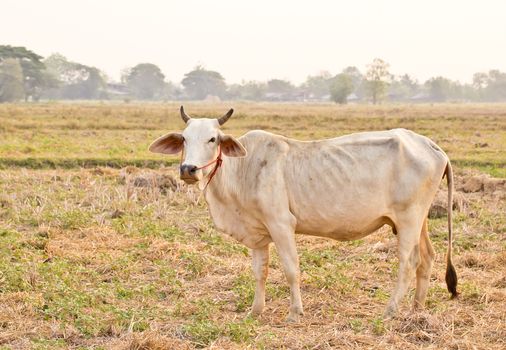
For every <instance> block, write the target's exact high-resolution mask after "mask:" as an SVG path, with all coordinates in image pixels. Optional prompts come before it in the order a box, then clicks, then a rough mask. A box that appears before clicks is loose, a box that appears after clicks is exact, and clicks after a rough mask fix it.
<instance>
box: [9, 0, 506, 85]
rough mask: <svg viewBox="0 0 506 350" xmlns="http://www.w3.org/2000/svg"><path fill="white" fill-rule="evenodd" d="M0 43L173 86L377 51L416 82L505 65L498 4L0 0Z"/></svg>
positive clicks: (267, 75)
mask: <svg viewBox="0 0 506 350" xmlns="http://www.w3.org/2000/svg"><path fill="white" fill-rule="evenodd" d="M0 44H5V45H14V46H26V47H27V48H29V49H31V50H33V51H35V52H36V53H38V54H40V55H42V56H48V55H50V54H51V53H54V52H59V53H61V54H63V55H64V56H66V57H67V58H68V59H69V60H72V61H77V62H80V63H83V64H86V65H91V66H96V67H98V68H100V69H102V70H103V71H104V72H105V73H106V74H108V75H109V76H110V77H112V78H114V79H118V78H119V76H120V71H121V69H123V68H125V67H129V66H134V65H135V64H137V63H141V62H151V63H154V64H157V65H158V66H159V67H160V68H161V69H162V71H163V72H164V74H165V75H166V78H167V79H168V80H170V81H173V82H179V81H181V79H182V78H183V76H184V74H185V73H186V72H188V71H190V70H191V69H192V68H193V67H195V66H196V65H197V64H203V65H204V66H205V67H206V68H207V69H212V70H216V71H219V72H220V73H221V74H222V75H223V76H224V77H225V79H226V81H227V83H238V82H241V81H242V80H243V79H244V80H259V81H265V80H268V79H271V78H280V79H288V80H290V81H292V82H294V83H297V84H298V83H301V82H303V81H304V80H305V79H306V77H307V76H308V75H315V74H318V73H319V72H321V71H323V70H327V71H329V72H331V73H332V74H336V73H339V72H340V71H341V70H342V69H343V68H344V67H346V66H349V65H355V66H357V67H358V68H359V69H360V70H361V71H362V72H364V70H365V69H366V65H367V64H368V63H369V62H371V61H372V60H373V58H375V57H379V58H382V59H384V60H385V61H387V62H388V63H390V66H391V69H390V71H391V72H392V73H394V74H404V73H408V74H410V75H412V76H414V77H415V78H417V79H419V80H420V81H422V82H423V81H424V80H426V79H427V78H429V77H432V76H437V75H443V76H446V77H449V78H451V79H458V80H460V81H462V82H469V81H471V79H472V74H473V73H475V72H478V71H488V70H489V69H500V70H502V71H506V1H505V0H502V1H500V0H497V1H492V0H481V1H467V0H461V1H454V0H439V1H434V0H425V1H410V0H404V1H400V0H399V1H396V0H388V1H387V0H383V1H382V0H370V1H367V0H347V1H338V0H335V1H323V0H308V1H295V0H292V1H285V0H270V1H264V0H255V1H240V0H235V1H233V0H212V1H210V0H207V1H205V0H200V1H198V0H179V1H169V0H165V1H164V0H144V1H133V0H122V1H121V0H101V1H99V0H86V1H84V0H80V1H78V0H44V1H42V0H2V6H1V12H0Z"/></svg>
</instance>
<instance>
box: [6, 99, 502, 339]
mask: <svg viewBox="0 0 506 350" xmlns="http://www.w3.org/2000/svg"><path fill="white" fill-rule="evenodd" d="M193 107H194V108H195V109H196V110H197V112H198V113H207V112H206V111H208V110H210V107H209V106H206V105H196V106H193ZM246 107H248V108H249V112H248V113H252V112H251V111H253V110H254V111H256V112H255V113H256V114H255V115H256V116H255V115H252V120H253V121H251V120H250V118H245V116H244V115H243V116H242V117H241V113H240V112H239V115H238V116H239V118H238V120H237V121H236V124H232V125H231V126H230V129H229V130H232V132H233V133H235V134H238V133H240V132H242V128H247V126H248V125H249V124H250V123H259V124H261V123H264V122H266V120H267V119H268V118H269V116H270V117H272V116H273V115H275V114H278V113H279V114H280V115H283V117H279V118H280V119H279V120H276V118H274V121H272V123H270V124H268V125H266V126H267V127H269V128H271V129H274V128H275V127H278V126H276V125H281V126H282V127H283V128H284V127H287V129H286V130H285V129H283V130H280V131H281V132H283V133H287V134H292V135H293V134H295V133H297V132H301V133H304V136H303V137H301V138H305V137H311V136H310V135H309V134H310V133H312V132H313V128H312V127H311V126H310V125H309V122H308V121H306V119H298V120H295V119H293V118H296V111H299V113H300V110H301V109H302V108H303V107H301V106H291V105H290V106H286V108H285V107H284V106H281V105H272V106H271V105H267V106H266V105H260V106H257V107H256V106H253V105H251V106H249V105H248V106H246ZM0 108H2V111H3V112H2V113H4V114H5V111H6V110H9V108H10V109H12V110H13V111H12V113H13V114H14V116H16V118H17V116H21V117H20V118H36V117H35V116H30V115H29V114H30V113H32V112H34V111H38V110H40V109H43V108H44V105H37V106H35V107H30V108H33V110H32V112H28V111H27V110H26V107H19V106H7V107H5V106H3V107H0ZM48 108H50V111H49V112H48V113H53V112H54V109H51V108H52V107H51V106H49V107H48ZM54 108H56V109H63V110H68V109H72V108H74V109H75V113H76V114H79V115H84V114H83V113H89V115H88V116H89V117H91V116H93V115H95V114H96V113H98V112H99V111H103V110H104V109H105V108H110V109H111V115H114V113H115V111H116V108H119V109H118V110H121V109H120V108H125V109H126V110H130V109H135V108H143V109H145V110H151V108H152V109H153V111H158V112H159V111H160V106H159V105H154V106H150V105H146V106H142V107H140V106H135V107H134V106H127V107H123V106H118V107H115V106H113V107H111V106H107V105H105V106H95V105H93V106H89V109H90V111H88V112H86V111H87V108H84V107H82V106H80V107H79V108H76V107H75V106H73V105H66V106H60V105H57V106H56V107H54ZM163 108H165V107H163ZM329 108H331V107H330V106H310V107H308V112H307V116H309V117H310V116H312V115H314V114H317V115H320V112H321V111H320V110H321V109H329ZM332 108H334V107H332ZM355 108H356V109H355ZM392 108H394V107H379V108H377V109H375V108H365V107H362V106H358V107H345V108H343V111H344V112H342V113H345V112H346V113H349V114H350V115H352V116H354V117H356V118H359V119H360V118H362V120H361V121H360V123H361V124H360V125H361V127H363V129H366V128H367V125H368V124H367V123H369V122H370V123H371V129H372V128H376V126H377V125H376V124H375V123H376V119H374V118H372V119H371V120H368V119H367V118H366V117H365V116H364V117H360V115H361V114H365V113H366V112H367V113H373V114H374V113H376V114H380V112H381V111H382V110H383V109H387V110H389V109H392ZM395 108H402V109H403V111H402V113H404V114H410V115H412V116H413V118H414V119H413V120H410V119H409V120H407V121H406V123H408V124H409V123H414V124H415V125H418V124H417V123H418V121H417V120H416V118H415V117H417V118H418V117H419V118H421V119H422V120H424V116H423V115H424V113H426V112H427V111H432V110H433V109H437V108H439V107H431V106H422V107H418V106H416V107H413V109H412V110H410V109H409V108H408V107H404V106H403V107H395ZM445 109H447V110H448V111H449V112H448V113H449V115H450V117H448V121H447V123H449V125H454V124H455V126H454V127H453V130H463V129H462V128H463V127H462V126H460V123H461V122H462V123H467V122H468V121H467V119H466V118H470V116H472V115H476V117H477V118H482V119H480V120H481V122H482V124H483V125H485V126H483V127H482V128H481V129H480V130H481V131H480V133H481V135H482V136H480V138H484V139H486V140H487V141H486V142H488V143H489V144H490V145H493V147H492V146H490V148H491V151H494V152H499V153H501V152H503V149H501V148H496V147H497V145H502V142H503V141H501V137H504V131H503V129H501V128H503V127H504V124H503V121H502V119H501V121H500V122H497V123H496V129H497V130H498V131H496V134H497V135H499V136H498V137H497V140H496V139H494V137H493V136H491V135H492V133H493V130H492V129H493V128H492V122H493V118H503V117H501V116H500V113H502V112H501V111H498V110H495V109H491V107H489V106H479V107H476V106H474V105H473V106H469V111H467V112H466V113H467V114H466V115H467V116H466V117H465V118H464V120H463V121H462V120H455V119H452V118H456V117H455V116H456V115H458V114H459V113H461V112H462V111H464V110H465V109H464V108H463V107H461V106H455V107H454V106H446V107H445ZM453 109H455V110H456V111H455V110H453ZM97 111H98V112H97ZM158 112H156V113H158ZM41 113H42V112H41ZM153 113H155V112H153ZM292 113H293V115H292ZM321 113H330V112H329V110H326V112H321ZM333 113H334V112H332V113H330V116H329V118H331V119H332V120H337V119H338V117H337V115H338V113H341V111H339V112H335V113H336V114H333ZM399 113H401V112H399ZM431 113H432V112H431ZM434 113H436V112H434ZM438 113H439V112H438ZM452 113H453V114H452ZM4 118H5V115H4ZM13 118H14V117H13ZM41 118H46V117H42V116H41ZM47 118H48V119H47V120H48V122H49V123H53V122H55V121H56V117H55V116H53V117H51V116H47ZM83 118H85V117H83ZM86 118H87V117H86ZM139 118H141V117H139ZM162 118H164V117H163V116H162V115H160V121H159V123H161V122H162ZM171 118H175V116H174V117H169V120H171ZM242 118H244V119H242ZM315 118H317V120H322V119H321V118H322V117H318V116H317V117H315ZM98 119H100V118H98ZM98 119H97V123H101V122H100V120H98ZM429 119H430V118H429ZM27 120H28V119H27ZM140 120H141V119H139V120H137V119H136V117H134V116H131V115H129V116H128V117H126V118H125V121H124V123H125V124H126V125H131V124H132V123H133V124H135V123H141V124H142V122H141V121H140ZM386 120H387V121H389V120H390V119H388V118H387V119H386ZM16 123H18V122H17V121H15V120H14V121H12V123H11V124H10V125H11V126H9V128H11V127H12V128H13V129H12V130H11V131H6V132H4V133H3V134H2V135H6V134H8V133H9V132H11V133H12V134H13V135H15V138H13V139H10V140H11V141H12V140H14V139H15V141H13V142H14V143H16V142H19V143H21V142H24V141H23V139H22V135H23V133H22V132H21V131H20V130H21V126H22V123H18V124H17V126H16V125H14V124H16ZM82 123H84V120H81V121H79V122H78V123H77V127H76V128H77V129H76V130H80V129H79V127H81V126H82ZM157 123H158V122H157ZM174 123H175V119H174ZM289 123H294V125H293V129H289V128H288V126H287V124H289ZM353 123H354V122H353V121H352V122H350V125H351V126H350V127H354V128H357V127H358V126H359V124H353ZM357 123H358V122H357ZM396 123H397V124H403V123H404V122H402V121H400V120H398V121H397V122H396ZM445 123H446V122H445ZM452 123H453V124H452ZM487 123H491V124H490V125H489V124H487ZM36 124H37V123H36ZM141 124H139V126H138V127H139V129H136V128H137V127H133V128H132V129H128V130H124V131H122V132H124V134H125V135H128V134H129V133H132V134H133V135H134V137H133V138H134V139H135V140H134V141H135V142H137V141H139V139H138V138H140V135H142V132H144V131H143V130H144V129H142V127H141V126H140V125H141ZM346 124H347V121H346V120H345V121H340V122H338V121H336V125H337V126H336V128H341V127H343V126H345V125H346ZM397 124H396V125H397ZM27 125H28V124H27ZM37 125H38V126H36V128H37V129H36V130H38V131H37V132H39V131H40V130H44V127H43V126H42V123H39V124H37ZM51 125H52V124H51ZM157 125H158V124H157ZM160 125H161V124H160ZM331 125H332V123H330V122H328V123H327V124H325V126H326V127H329V128H330V127H331ZM445 125H446V124H445ZM147 126H148V127H149V124H148V125H147ZM259 126H262V125H259ZM281 126H280V127H279V128H281ZM325 126H317V127H315V128H314V130H316V131H315V132H316V133H318V135H320V134H322V135H323V134H324V133H325V132H327V131H326V130H324V129H325ZM408 126H409V125H408ZM156 128H158V126H157V127H156ZM156 128H155V129H156ZM304 128H306V129H304ZM447 128H449V127H448V126H447ZM155 129H153V130H152V133H153V135H154V134H157V133H159V132H160V131H161V130H159V131H158V130H155ZM168 129H169V128H168ZM340 130H341V129H340ZM427 130H432V131H431V132H434V133H435V134H437V133H441V134H444V133H448V134H449V131H448V130H439V129H438V130H436V129H435V128H429V127H428V129H427ZM484 130H487V131H486V132H485V131H484ZM31 132H34V133H35V131H34V130H32V131H31ZM52 132H53V133H54V134H53V135H54V138H55V140H56V141H58V142H60V141H61V142H62V144H65V142H67V141H65V142H63V141H62V139H64V138H65V137H64V136H62V134H60V131H59V130H58V129H56V130H53V131H52ZM149 132H151V131H149ZM331 132H333V131H328V133H331ZM475 132H476V131H475V130H470V131H469V133H470V134H471V135H474V133H475ZM47 133H48V134H51V130H49V127H48V129H47ZM489 133H490V135H489ZM487 135H488V136H487ZM452 137H453V136H452ZM443 139H444V137H443V138H442V139H441V140H443ZM455 139H456V140H465V139H466V136H463V135H461V134H457V135H456V136H455ZM492 139H494V141H491V140H492ZM92 140H97V142H99V143H100V142H103V141H104V140H103V139H101V138H99V137H93V136H90V137H89V138H88V139H87V142H91V141H92ZM441 140H440V141H441ZM132 142H133V141H132ZM146 142H149V140H146ZM444 142H446V141H444ZM448 142H449V141H448ZM456 142H457V141H456ZM458 142H460V141H458ZM462 142H463V141H462ZM88 147H94V149H95V150H98V149H100V147H98V146H96V145H90V146H88ZM132 147H137V145H135V146H132ZM501 147H502V146H501ZM6 148H7V147H6V146H5V144H3V148H2V149H4V150H5V149H6ZM472 148H473V149H474V146H472ZM485 148H487V147H485ZM90 149H91V148H90ZM34 152H41V153H40V156H41V157H43V156H44V157H45V156H47V157H48V158H50V157H54V156H55V155H56V154H57V153H58V152H57V151H56V150H54V149H53V150H48V152H52V153H47V154H45V155H44V153H43V152H45V151H42V150H39V149H38V148H36V149H35V151H34ZM62 152H63V153H65V152H67V151H66V150H62ZM455 152H460V153H457V154H461V155H462V156H463V157H466V156H467V154H466V153H465V152H464V151H460V150H457V149H456V150H455ZM494 152H490V154H495V153H494ZM139 154H141V153H139ZM102 155H103V154H102ZM4 156H5V157H6V158H9V157H12V158H13V159H14V158H16V157H18V156H17V155H13V154H6V153H4ZM136 156H137V155H136ZM105 157H107V156H105ZM139 157H141V156H139ZM473 157H478V158H479V157H481V154H477V155H474V156H473ZM494 157H496V158H494V159H496V160H495V161H498V160H499V161H502V162H504V159H503V158H501V155H499V156H497V155H495V156H494ZM502 157H504V153H502ZM20 159H22V158H20ZM125 159H130V158H128V157H126V158H125ZM501 159H502V160H501ZM478 160H479V159H478ZM456 168H457V169H456V170H457V175H458V177H457V188H459V189H461V190H460V191H459V192H458V194H459V198H460V199H459V200H460V201H461V202H462V203H465V205H464V204H462V205H460V206H459V207H458V208H459V209H458V211H457V212H456V215H455V221H454V222H455V230H456V237H455V245H454V246H455V264H456V268H457V272H458V273H459V277H460V285H459V288H460V291H461V292H462V295H461V297H460V298H459V299H458V300H449V294H448V292H447V291H446V288H445V284H444V270H445V263H444V252H445V249H446V239H447V233H446V223H445V221H446V218H445V217H440V218H436V219H433V220H431V221H430V231H431V239H432V241H433V243H434V246H435V249H436V252H437V259H436V262H435V266H434V270H433V274H432V282H431V288H430V291H429V297H428V305H427V309H426V310H425V311H422V312H417V313H413V312H412V311H411V307H410V303H411V301H412V298H413V292H412V291H411V292H410V295H409V296H408V297H407V298H406V300H405V301H404V304H403V306H402V307H401V310H400V313H399V315H398V317H396V318H395V319H393V320H390V321H386V322H384V321H382V320H381V314H382V312H383V309H384V307H385V305H386V302H387V299H388V297H389V293H390V291H391V289H392V288H393V285H394V279H395V275H396V271H397V258H396V248H395V239H394V236H393V235H392V233H391V232H390V230H387V229H386V228H385V229H381V230H380V231H379V232H377V233H375V234H373V235H371V236H369V237H367V238H365V239H363V240H360V241H355V242H348V243H343V242H335V241H331V240H325V239H318V238H312V237H305V236H299V237H297V241H298V247H299V254H300V260H301V269H302V293H303V303H304V306H305V316H304V317H303V319H302V321H301V322H300V323H299V324H287V323H285V317H286V314H287V310H288V302H289V301H288V299H289V294H288V287H287V284H286V281H285V278H284V276H283V272H282V270H281V267H280V264H279V261H278V258H277V256H276V254H275V249H274V248H271V252H272V253H273V255H274V256H273V259H272V261H271V264H270V265H271V266H270V267H271V272H270V275H269V279H268V286H267V307H266V310H265V313H264V315H263V316H262V317H260V318H259V319H252V318H250V317H248V310H249V306H250V303H251V302H252V298H253V292H254V288H253V286H254V282H253V277H252V274H251V271H250V253H249V251H248V250H247V249H246V248H244V247H243V246H241V245H239V244H237V243H235V242H234V241H233V240H232V239H230V238H229V237H227V236H225V235H222V234H220V233H218V232H216V231H215V230H214V228H213V226H212V223H211V221H210V219H209V216H208V213H207V208H206V206H205V204H204V203H203V202H202V200H200V201H199V200H198V197H199V193H198V192H196V191H195V190H194V189H192V188H188V187H186V186H185V185H183V184H181V183H180V182H179V181H173V180H172V178H173V176H174V175H175V170H174V169H173V168H171V167H167V168H159V169H157V170H150V169H141V168H136V167H127V168H123V169H113V168H91V169H82V168H74V169H57V170H51V169H36V170H34V169H24V168H18V167H16V168H10V169H5V170H1V171H0V189H1V192H0V349H4V348H5V349H67V348H71V349H185V348H188V349H191V348H201V347H207V348H211V349H245V348H265V349H277V348H286V349H288V348H289V349H336V348H351V349H354V348H355V349H361V348H382V349H394V348H395V349H397V348H405V349H419V348H429V349H441V348H449V349H503V348H505V347H506V341H505V339H506V307H505V305H506V280H505V268H504V266H506V253H505V252H506V217H505V215H504V212H505V211H506V204H505V198H506V197H505V189H504V187H502V186H503V185H501V184H500V183H501V182H500V180H499V182H497V181H496V182H494V181H495V180H494V181H491V180H489V179H487V178H483V177H482V176H481V175H479V173H477V172H476V170H463V169H461V168H460V167H456ZM472 178H479V179H482V180H480V181H483V184H482V185H480V184H478V185H476V186H475V187H474V188H475V189H476V192H473V191H474V190H473V191H467V192H464V189H465V187H466V184H467V183H468V182H469V181H470V179H472ZM473 181H478V180H473ZM491 184H494V185H493V186H492V185H491ZM472 185H475V184H472ZM469 186H471V185H469ZM471 187H472V186H471ZM471 187H469V188H468V189H471ZM436 216H439V215H436Z"/></svg>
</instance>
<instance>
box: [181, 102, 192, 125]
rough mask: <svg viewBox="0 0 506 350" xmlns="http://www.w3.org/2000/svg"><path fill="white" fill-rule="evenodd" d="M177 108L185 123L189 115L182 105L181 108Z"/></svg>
mask: <svg viewBox="0 0 506 350" xmlns="http://www.w3.org/2000/svg"><path fill="white" fill-rule="evenodd" d="M179 110H180V111H181V118H182V119H183V121H184V122H185V123H188V121H189V120H190V119H191V117H190V116H189V115H188V114H186V112H185V111H184V107H183V106H181V108H180V109H179Z"/></svg>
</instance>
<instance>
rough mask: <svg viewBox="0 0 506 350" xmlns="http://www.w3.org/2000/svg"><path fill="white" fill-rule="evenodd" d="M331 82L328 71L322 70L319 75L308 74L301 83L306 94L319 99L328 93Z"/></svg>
mask: <svg viewBox="0 0 506 350" xmlns="http://www.w3.org/2000/svg"><path fill="white" fill-rule="evenodd" d="M331 84H332V76H331V75H330V73H329V72H327V71H324V72H321V73H320V74H319V75H314V76H308V77H307V79H306V81H305V82H304V83H303V84H302V88H303V89H304V90H305V94H306V96H311V97H313V98H317V99H321V98H322V97H324V96H325V95H328V94H329V93H330V86H331Z"/></svg>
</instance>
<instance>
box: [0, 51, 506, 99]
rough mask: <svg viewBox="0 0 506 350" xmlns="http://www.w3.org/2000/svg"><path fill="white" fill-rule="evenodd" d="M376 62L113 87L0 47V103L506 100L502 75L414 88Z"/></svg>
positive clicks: (203, 73)
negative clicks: (311, 71) (295, 74)
mask: <svg viewBox="0 0 506 350" xmlns="http://www.w3.org/2000/svg"><path fill="white" fill-rule="evenodd" d="M389 69H390V67H389V64H388V63H386V62H385V61H383V60H381V59H379V58H376V59H374V60H373V61H372V62H371V64H369V65H367V67H366V69H365V71H364V72H361V71H360V70H359V69H358V68H357V67H354V66H350V67H346V68H344V69H343V70H342V71H341V72H340V73H338V74H335V75H333V74H331V73H329V72H322V73H320V74H318V75H314V76H308V77H307V79H306V81H305V82H304V83H302V84H300V85H298V86H297V85H294V84H292V83H291V82H290V81H287V80H283V79H271V80H269V81H266V82H259V81H243V82H242V83H240V84H226V82H225V79H224V77H223V76H222V75H221V74H220V73H219V72H216V71H212V70H208V69H206V68H205V67H203V66H197V67H195V68H194V69H193V70H192V71H190V72H188V73H186V74H185V76H184V78H183V80H182V81H181V82H180V83H174V82H171V81H169V80H168V79H167V78H166V76H165V75H164V73H163V72H162V71H161V69H160V68H159V67H158V66H157V65H155V64H153V63H140V64H137V65H136V66H134V67H130V68H127V69H124V70H123V71H122V72H121V81H119V82H114V81H112V80H111V79H109V78H108V77H107V76H106V74H105V73H104V72H102V71H101V70H100V69H98V68H96V67H91V66H87V65H85V64H82V63H78V62H72V61H70V60H68V59H67V58H66V57H64V56H63V55H60V54H52V55H50V56H48V57H46V58H43V57H42V56H40V55H38V54H36V53H34V52H33V51H31V50H29V49H26V48H25V47H13V46H8V45H0V102H13V101H19V100H25V101H39V100H41V99H49V100H76V99H79V100H88V99H89V100H107V99H122V100H125V101H128V100H131V99H136V100H205V99H207V100H220V99H225V100H252V101H334V102H336V103H340V104H344V103H348V102H367V103H369V102H371V103H374V104H376V103H380V102H382V101H394V102H397V101H398V102H445V101H477V102H478V101H484V102H505V101H506V73H504V72H501V71H499V70H490V71H488V72H478V73H475V74H474V75H473V80H472V83H470V84H462V83H460V82H458V81H454V80H450V79H448V78H445V77H442V76H437V77H433V78H430V79H428V80H427V81H425V82H423V83H422V82H419V81H418V80H416V79H415V78H413V77H412V76H410V75H408V74H404V75H400V76H398V75H393V74H391V73H390V70H389Z"/></svg>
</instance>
